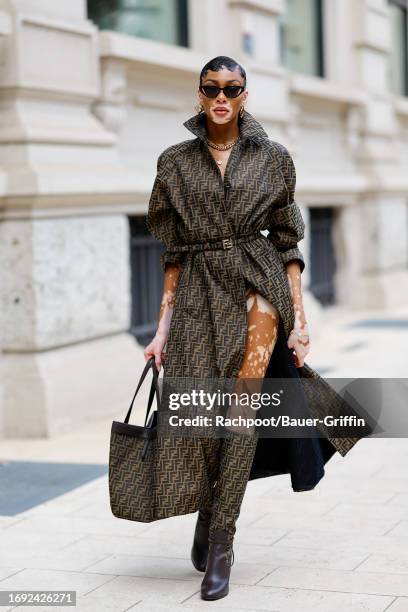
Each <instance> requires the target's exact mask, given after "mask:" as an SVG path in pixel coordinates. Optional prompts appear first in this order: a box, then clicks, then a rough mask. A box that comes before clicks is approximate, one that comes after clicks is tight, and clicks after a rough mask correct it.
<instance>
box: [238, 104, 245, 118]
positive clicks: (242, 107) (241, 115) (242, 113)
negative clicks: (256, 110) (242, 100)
mask: <svg viewBox="0 0 408 612" xmlns="http://www.w3.org/2000/svg"><path fill="white" fill-rule="evenodd" d="M244 111H245V106H241V108H240V109H239V116H240V117H243V116H244Z"/></svg>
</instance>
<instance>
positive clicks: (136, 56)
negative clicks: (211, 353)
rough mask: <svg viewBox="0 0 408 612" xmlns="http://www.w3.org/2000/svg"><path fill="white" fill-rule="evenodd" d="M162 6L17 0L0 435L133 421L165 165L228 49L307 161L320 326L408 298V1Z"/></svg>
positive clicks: (0, 312)
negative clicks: (330, 315) (158, 176)
mask: <svg viewBox="0 0 408 612" xmlns="http://www.w3.org/2000/svg"><path fill="white" fill-rule="evenodd" d="M103 4H104V3H103V2H102V3H99V5H103ZM150 4H151V3H149V1H148V0H146V1H145V2H143V1H140V2H129V0H117V2H116V9H115V11H114V15H113V17H112V14H109V12H108V13H107V14H105V15H104V14H103V10H102V9H103V6H102V9H100V6H99V8H98V6H97V5H96V4H95V3H92V2H88V4H87V3H86V2H85V0H58V1H55V0H0V92H1V102H0V321H1V328H0V329H1V334H0V437H10V436H22V437H25V436H51V435H53V434H56V433H59V432H63V431H68V430H70V429H72V428H74V427H78V426H81V425H82V424H83V423H86V422H87V421H88V420H90V419H94V418H99V417H101V416H107V415H111V414H112V413H113V412H116V413H117V411H118V410H120V407H123V411H124V414H125V409H126V408H127V405H128V401H129V398H130V397H131V392H132V391H133V388H134V384H135V381H136V380H137V379H138V376H139V375H140V372H141V369H142V365H143V363H144V360H143V343H141V342H138V341H137V334H136V336H135V334H134V333H131V329H132V317H136V319H137V325H136V328H137V329H138V330H139V332H140V331H141V330H142V331H143V329H144V330H145V332H146V333H148V332H149V330H151V329H153V327H154V321H155V319H156V318H157V314H158V311H157V312H154V311H153V310H152V304H153V305H154V304H157V296H158V295H159V289H158V285H157V283H158V282H160V281H161V279H160V278H159V277H158V268H157V267H155V264H154V262H153V263H152V259H151V258H152V256H153V254H155V256H157V251H155V248H156V247H155V245H152V242H151V240H150V239H149V238H148V237H147V236H146V235H145V234H144V232H143V229H141V228H143V216H144V215H145V214H146V211H147V203H148V199H149V194H150V190H151V187H152V184H153V179H154V175H155V170H156V159H157V156H158V154H159V153H160V152H161V151H162V150H163V149H164V148H165V147H167V146H169V145H170V144H173V143H174V142H177V141H180V140H184V139H187V138H189V137H190V136H191V134H188V133H187V132H186V130H185V128H184V127H183V125H182V123H183V121H185V120H186V119H187V118H188V117H190V116H191V115H193V114H194V113H195V110H194V105H195V103H196V90H197V84H198V74H199V72H200V69H201V67H202V66H203V65H204V63H205V62H206V61H208V60H209V59H210V58H212V57H214V56H216V55H230V56H232V57H234V58H236V59H237V60H238V61H240V62H241V63H242V64H243V65H244V66H245V68H246V70H247V75H248V90H249V97H248V104H247V109H248V110H249V111H250V112H251V113H252V114H253V115H254V116H255V117H256V118H257V119H258V120H260V121H261V122H262V125H263V126H264V127H265V129H266V130H267V131H268V134H269V135H270V138H271V139H273V140H278V141H280V142H282V143H283V144H285V146H287V148H288V149H289V150H290V152H291V153H292V155H293V158H294V160H295V164H296V169H297V201H298V203H299V204H300V205H301V208H302V212H303V215H304V218H305V222H306V227H307V228H308V231H307V235H306V238H305V240H304V241H303V242H302V243H301V247H302V249H303V251H304V253H305V256H306V269H305V272H304V275H303V277H302V278H303V285H304V288H305V295H306V299H307V304H310V305H311V307H310V315H309V321H310V324H311V326H312V329H313V317H315V316H316V313H318V312H319V309H321V308H324V307H329V305H330V304H342V305H345V306H348V307H350V308H357V309H358V308H370V307H390V308H392V307H395V306H398V305H401V304H403V303H406V301H407V298H408V268H407V265H408V246H407V228H408V223H407V216H408V214H407V211H408V208H407V201H408V173H407V171H406V169H407V167H408V84H407V41H406V37H407V27H406V19H407V11H406V2H405V0H393V1H392V2H390V1H389V0H320V1H319V0H206V1H205V2H201V1H200V0H185V1H184V2H177V1H173V0H166V1H165V2H157V3H156V4H155V6H156V9H155V10H156V14H155V13H153V12H152V11H151V8H152V7H151V6H149V5H150ZM157 7H159V8H160V7H161V9H162V14H160V11H159V13H157ZM101 10H102V13H101V12H100V11H101ZM98 11H99V13H98ZM149 11H150V12H149ZM91 17H92V19H91ZM404 20H405V27H404ZM135 34H136V35H135ZM139 234H140V235H139ZM132 245H133V246H132ZM132 249H135V250H133V251H132ZM143 258H147V259H146V262H145V263H143V265H141V263H140V262H141V261H142V260H143V261H145V259H143ZM149 258H150V259H149ZM149 270H150V272H151V271H153V272H152V273H150V272H149ZM142 274H144V276H141V275H142ZM141 279H142V280H141ZM146 300H147V301H146ZM135 312H136V313H137V315H135ZM140 337H141V336H139V338H140Z"/></svg>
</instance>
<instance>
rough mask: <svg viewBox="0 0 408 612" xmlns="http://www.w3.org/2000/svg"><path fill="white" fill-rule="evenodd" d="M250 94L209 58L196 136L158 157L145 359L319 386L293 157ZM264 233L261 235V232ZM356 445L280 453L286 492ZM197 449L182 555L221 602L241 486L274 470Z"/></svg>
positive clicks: (214, 448) (222, 450)
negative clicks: (156, 297) (155, 276)
mask: <svg viewBox="0 0 408 612" xmlns="http://www.w3.org/2000/svg"><path fill="white" fill-rule="evenodd" d="M247 96H248V91H247V89H246V74H245V70H244V69H243V68H242V66H240V65H239V64H238V62H236V61H234V60H233V59H232V58H229V57H225V56H220V57H216V58H214V59H212V60H211V61H209V62H208V63H207V64H206V65H205V66H204V67H203V69H202V71H201V74H200V79H199V88H198V97H199V103H200V106H199V109H198V112H197V114H196V115H194V116H193V117H191V118H190V119H189V120H187V121H186V122H185V123H184V126H185V127H186V128H187V129H188V130H189V131H190V132H192V133H193V134H194V136H195V138H194V139H189V140H184V141H182V142H180V143H177V144H175V145H173V146H170V147H168V148H167V149H166V150H165V151H163V152H162V153H161V155H160V156H159V158H158V162H157V176H156V179H155V182H154V186H153V190H152V195H151V199H150V202H149V210H148V217H147V226H148V229H149V231H150V232H151V233H152V234H153V235H154V236H155V237H156V238H157V239H159V240H160V241H161V242H163V243H164V245H165V247H166V250H165V252H164V254H163V255H162V256H161V265H162V268H163V270H164V286H163V298H162V303H161V307H160V313H159V322H158V329H157V333H156V335H155V337H154V339H153V340H152V342H151V343H150V344H149V345H148V346H147V347H146V348H145V351H144V355H145V359H146V360H147V359H149V358H150V357H151V356H154V357H155V362H156V365H157V367H158V368H159V369H160V367H161V365H163V366H164V376H165V377H169V378H173V377H183V378H186V377H198V378H203V379H204V378H214V379H217V378H222V379H236V380H237V381H242V380H244V379H251V380H252V379H259V380H260V381H261V380H262V379H264V377H265V376H266V375H267V373H268V367H270V364H271V363H272V356H273V357H274V358H275V359H277V360H278V362H279V363H281V362H282V357H281V355H282V354H283V355H284V357H283V360H284V361H285V364H286V365H285V367H286V368H287V369H284V370H283V371H284V372H288V371H289V370H288V368H289V367H292V368H293V370H295V372H296V368H300V372H301V373H302V374H303V375H304V376H308V377H311V378H315V379H316V378H318V375H317V373H315V372H314V371H313V370H311V369H310V368H308V366H306V364H304V358H305V356H306V355H307V353H308V351H309V335H308V328H307V322H306V316H305V312H304V308H303V303H302V287H301V273H302V271H303V269H304V267H305V263H304V259H303V256H302V253H301V251H300V250H299V248H298V246H297V243H298V241H299V240H301V239H302V238H303V235H304V227H305V226H304V222H303V219H302V216H301V213H300V210H299V207H298V205H297V204H296V202H295V201H294V191H295V182H296V178H295V168H294V164H293V160H292V158H291V156H290V154H289V152H288V151H287V149H286V148H285V147H284V146H283V145H282V144H280V143H278V142H275V141H272V140H269V138H268V135H267V133H266V132H265V130H264V129H263V128H262V126H261V125H260V123H259V122H258V121H256V120H255V118H254V117H253V116H252V115H251V114H250V113H248V111H246V110H245V102H246V100H247ZM265 229H267V230H269V234H268V236H264V235H263V234H261V233H260V232H261V230H265ZM165 346H166V351H164V349H165ZM277 348H279V350H280V351H282V349H283V350H285V351H286V353H278V351H277V350H275V349H277ZM288 356H289V357H288ZM290 360H291V362H290V363H289V361H290ZM278 362H277V363H278ZM287 363H289V365H288V366H287ZM292 375H293V374H292ZM294 375H295V376H298V374H297V373H295V374H294ZM325 399H327V398H325ZM355 441H356V439H353V440H351V439H350V440H349V442H348V445H347V439H346V442H345V440H344V439H342V440H341V441H338V440H337V441H336V440H335V439H334V440H333V439H332V440H331V443H329V442H327V440H326V441H325V443H326V446H324V444H323V445H322V444H319V443H318V442H316V440H313V441H311V440H307V441H305V447H300V446H299V447H297V449H296V452H297V453H298V454H297V455H296V457H297V458H298V460H299V462H301V463H302V465H301V466H300V467H299V465H300V464H299V465H298V464H297V463H296V461H293V458H289V459H288V460H287V463H285V460H286V459H285V457H286V458H287V457H289V455H288V454H287V453H286V449H287V448H289V446H290V445H289V444H287V445H286V446H284V447H282V449H281V450H282V452H281V453H280V459H279V461H281V465H280V471H281V472H285V471H286V472H288V471H291V474H292V484H293V486H294V490H309V489H311V488H313V487H314V486H315V485H316V483H317V482H318V481H319V480H320V478H321V477H322V476H323V474H324V470H323V464H324V463H325V461H327V459H328V458H329V457H330V456H331V455H332V454H333V453H334V452H335V450H336V448H337V450H339V451H340V452H341V451H344V454H345V453H346V452H347V451H348V450H349V448H351V446H352V445H353V443H355ZM261 442H262V444H263V446H262V445H261ZM336 442H337V446H336ZM272 443H275V440H272ZM333 444H334V446H333ZM201 445H202V449H203V454H204V457H205V462H206V468H207V471H208V477H209V480H210V481H211V483H212V485H213V488H212V499H211V500H210V501H209V503H208V505H207V507H200V508H199V513H198V519H197V525H196V529H195V534H194V541H193V547H192V550H191V558H192V562H193V564H194V566H195V567H196V569H198V570H200V571H203V572H205V575H204V578H203V581H202V585H201V596H202V598H203V599H218V598H220V597H224V596H225V595H227V594H228V585H229V578H230V571H231V565H232V563H233V549H232V545H233V539H234V535H235V531H236V520H237V518H238V516H239V513H240V508H241V503H242V499H243V496H244V493H245V489H246V486H247V482H248V480H249V479H251V477H261V476H266V475H270V474H272V473H280V472H279V470H277V471H274V472H271V471H270V470H269V472H268V469H269V468H270V466H269V464H268V455H269V451H267V452H265V449H266V450H267V449H268V448H269V449H270V448H271V446H270V445H269V447H266V446H265V440H262V441H261V440H258V439H257V436H256V435H245V436H239V435H232V436H227V437H224V438H222V439H220V438H212V437H207V438H203V439H202V440H201ZM277 448H278V446H277ZM291 448H292V447H291ZM300 448H305V449H306V453H307V461H301V455H300V451H299V449H300ZM289 452H290V451H289ZM285 453H286V454H285ZM342 454H343V453H342ZM256 455H257V457H259V461H260V462H263V463H262V466H261V467H262V469H261V468H260V470H259V473H258V472H257V473H254V472H253V470H254V466H255V463H254V458H255V456H256ZM305 456H306V455H305ZM259 461H258V459H257V462H258V463H257V465H259ZM288 466H289V467H288ZM305 466H306V468H305ZM297 469H299V471H298V472H296V470H297ZM302 470H303V471H302ZM296 478H298V480H297V481H296Z"/></svg>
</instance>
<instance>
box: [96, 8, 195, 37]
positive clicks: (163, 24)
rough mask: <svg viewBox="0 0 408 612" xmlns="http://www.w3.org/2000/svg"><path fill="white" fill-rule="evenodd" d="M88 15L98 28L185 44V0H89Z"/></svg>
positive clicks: (186, 35)
mask: <svg viewBox="0 0 408 612" xmlns="http://www.w3.org/2000/svg"><path fill="white" fill-rule="evenodd" d="M88 17H89V19H92V21H93V22H94V23H95V24H96V25H97V26H98V27H99V28H100V29H101V30H114V31H116V32H123V33H124V34H129V35H131V36H140V37H141V38H149V39H152V40H158V41H161V42H164V43H168V44H173V45H181V46H184V47H187V46H188V33H187V0H88Z"/></svg>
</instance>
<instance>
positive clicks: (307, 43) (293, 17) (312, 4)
mask: <svg viewBox="0 0 408 612" xmlns="http://www.w3.org/2000/svg"><path fill="white" fill-rule="evenodd" d="M280 42H281V59H282V63H283V64H284V65H285V66H286V67H287V68H289V69H290V70H293V71H294V72H302V73H304V74H311V75H314V76H319V77H323V76H324V66H323V0H286V10H285V12H284V13H282V14H281V16H280Z"/></svg>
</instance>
